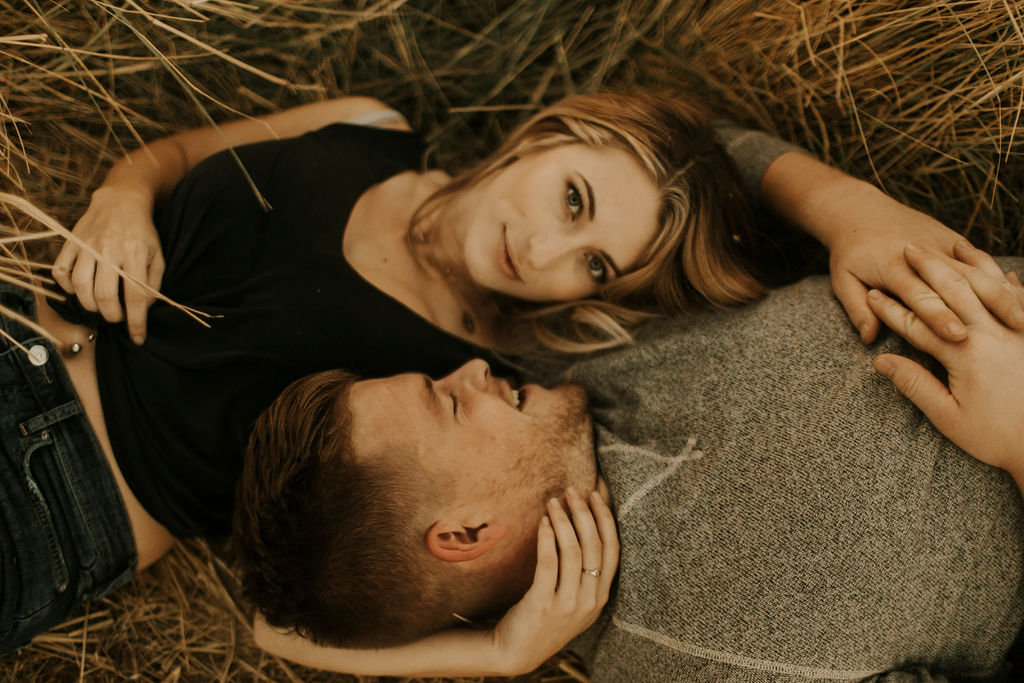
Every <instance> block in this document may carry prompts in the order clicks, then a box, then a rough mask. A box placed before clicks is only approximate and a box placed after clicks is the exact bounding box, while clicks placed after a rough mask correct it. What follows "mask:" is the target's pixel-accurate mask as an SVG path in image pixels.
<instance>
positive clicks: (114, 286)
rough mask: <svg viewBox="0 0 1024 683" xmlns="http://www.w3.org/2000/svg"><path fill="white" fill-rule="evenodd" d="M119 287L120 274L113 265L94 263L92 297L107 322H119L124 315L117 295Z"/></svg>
mask: <svg viewBox="0 0 1024 683" xmlns="http://www.w3.org/2000/svg"><path fill="white" fill-rule="evenodd" d="M120 287H121V276H120V275H119V274H118V272H117V271H116V270H114V268H113V266H111V265H109V264H106V263H99V264H97V265H96V275H95V277H94V278H93V298H94V299H95V301H96V309H97V310H98V311H99V312H100V315H102V316H103V318H104V320H106V321H107V322H112V323H117V322H121V320H122V319H123V317H124V313H123V311H122V310H121V300H120V298H119V297H118V290H119V289H120ZM79 299H81V294H79Z"/></svg>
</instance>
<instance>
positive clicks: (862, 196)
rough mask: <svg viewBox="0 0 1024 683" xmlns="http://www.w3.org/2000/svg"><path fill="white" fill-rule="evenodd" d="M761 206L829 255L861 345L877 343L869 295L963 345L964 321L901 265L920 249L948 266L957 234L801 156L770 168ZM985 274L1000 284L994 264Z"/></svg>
mask: <svg viewBox="0 0 1024 683" xmlns="http://www.w3.org/2000/svg"><path fill="white" fill-rule="evenodd" d="M761 199H762V201H763V202H764V203H765V205H767V206H768V207H769V208H771V209H772V210H773V211H774V212H775V213H776V214H778V215H779V216H780V217H781V218H783V219H785V220H786V221H787V222H790V223H792V224H794V225H796V226H798V227H800V228H802V229H804V230H806V231H807V232H809V233H811V234H812V235H814V236H815V237H816V238H818V240H820V241H821V243H822V244H824V245H825V246H826V247H828V249H829V253H830V268H831V272H832V288H833V290H834V291H835V294H836V297H837V298H838V299H839V301H840V303H842V305H843V308H844V309H846V313H847V315H849V317H850V320H851V321H852V322H853V324H854V325H855V326H856V327H857V330H858V331H859V332H860V336H861V339H862V340H863V341H864V342H865V343H870V342H872V341H874V340H875V338H876V337H877V336H878V332H879V329H880V327H881V325H880V322H879V319H878V317H877V316H876V315H875V313H874V312H873V310H872V307H871V306H869V305H868V301H867V293H868V289H871V288H877V289H882V290H885V291H887V292H889V293H890V294H893V295H895V296H896V297H898V298H899V299H900V300H901V301H902V302H903V303H904V304H905V305H907V306H908V307H909V308H910V309H912V310H913V311H914V312H915V313H916V314H917V316H918V317H919V318H920V319H921V320H922V321H923V322H924V323H925V324H927V325H928V327H930V328H931V329H932V330H933V331H934V332H935V333H936V334H937V335H939V336H940V337H942V338H943V339H946V340H948V341H959V340H961V339H964V337H965V335H966V334H967V330H966V328H965V327H964V324H963V323H964V322H965V321H962V320H961V319H960V318H959V317H957V315H956V313H955V312H954V311H953V310H951V309H950V307H949V306H947V304H946V302H944V301H943V300H942V297H940V296H938V295H937V294H936V292H935V291H934V290H933V289H932V288H931V287H930V286H929V285H928V283H927V282H926V281H925V280H923V279H922V278H921V277H920V275H919V274H918V273H917V271H915V270H914V269H913V268H912V267H911V266H910V265H909V264H908V263H907V262H906V260H905V259H904V257H903V250H904V247H906V246H907V245H908V244H918V245H920V246H922V247H923V248H926V249H929V250H931V251H932V252H933V253H934V254H937V255H941V256H942V257H944V258H945V259H946V261H947V263H948V264H950V265H952V264H953V262H954V261H955V256H956V254H955V250H956V245H957V244H959V243H961V242H964V241H965V240H964V238H963V237H961V236H960V235H959V234H957V233H956V232H954V231H953V230H950V229H949V228H947V227H946V226H944V225H943V224H942V223H940V222H938V221H937V220H935V219H934V218H932V217H931V216H928V215H926V214H923V213H921V212H920V211H916V210H914V209H912V208H910V207H908V206H905V205H903V204H901V203H900V202H898V201H896V200H895V199H893V198H892V197H890V196H888V195H886V194H885V193H884V192H882V191H881V190H879V189H878V188H876V187H874V186H873V185H871V184H869V183H866V182H864V181H861V180H857V179H855V178H852V177H850V176H848V175H846V174H845V173H842V172H841V171H838V170H836V169H834V168H831V167H829V166H827V165H825V164H823V163H822V162H820V161H818V160H817V159H814V158H812V157H809V156H807V155H806V154H801V153H798V152H790V153H787V154H784V155H782V156H781V157H779V158H778V159H777V160H776V161H775V162H773V163H772V165H771V166H769V167H768V171H767V172H766V173H765V176H764V179H763V181H762V184H761ZM983 270H985V271H986V272H988V273H989V274H990V275H992V276H993V277H997V276H998V277H1001V276H1002V270H1001V269H999V267H998V266H996V265H995V263H994V262H990V263H989V264H988V265H986V266H985V267H984V268H983ZM991 310H992V311H993V312H994V313H995V314H996V316H997V317H998V318H999V319H1001V320H1002V321H1003V322H1004V323H1006V324H1007V325H1009V326H1010V327H1013V328H1014V329H1019V330H1024V319H1020V320H1018V319H1015V318H1014V317H1013V314H1012V311H1011V310H1009V309H1004V308H1002V307H1000V306H998V305H997V306H995V307H993V308H992V309H991Z"/></svg>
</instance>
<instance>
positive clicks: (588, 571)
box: [580, 569, 601, 576]
mask: <svg viewBox="0 0 1024 683" xmlns="http://www.w3.org/2000/svg"><path fill="white" fill-rule="evenodd" d="M580 571H581V572H583V573H584V574H590V575H591V576H601V570H600V569H581V570H580Z"/></svg>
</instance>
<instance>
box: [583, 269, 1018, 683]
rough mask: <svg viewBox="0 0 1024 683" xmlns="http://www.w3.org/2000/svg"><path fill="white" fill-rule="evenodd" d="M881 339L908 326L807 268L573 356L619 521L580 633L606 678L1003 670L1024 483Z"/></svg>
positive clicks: (596, 674)
mask: <svg viewBox="0 0 1024 683" xmlns="http://www.w3.org/2000/svg"><path fill="white" fill-rule="evenodd" d="M1013 265H1015V266H1016V270H1017V272H1018V273H1024V261H1022V260H1017V261H1015V262H1013ZM883 350H898V351H900V352H906V347H905V346H904V345H903V343H902V342H901V341H899V340H898V339H896V338H894V336H892V335H890V336H888V337H886V338H884V339H883V340H882V341H880V342H878V343H876V344H874V345H873V346H872V347H871V348H865V347H864V346H863V345H862V344H861V342H860V341H859V339H858V337H857V336H856V334H855V333H854V331H853V330H852V326H851V325H850V323H849V321H848V320H847V318H846V316H845V314H844V313H843V311H842V309H841V308H840V307H839V305H838V303H837V302H836V301H835V299H834V298H833V296H832V294H831V292H830V288H829V283H828V280H827V279H825V278H811V279H808V280H805V281H803V282H801V283H798V284H796V285H793V286H790V287H788V288H785V289H782V290H779V291H777V292H775V293H773V294H772V295H771V296H769V297H768V298H767V299H766V300H764V301H762V302H760V303H758V304H755V305H752V306H747V307H744V308H741V309H736V310H730V311H713V312H706V313H700V314H694V315H685V316H679V317H675V318H671V319H667V320H663V321H658V322H656V323H654V324H651V325H650V326H649V327H648V328H647V330H646V331H645V333H644V334H643V336H642V341H641V342H640V343H639V344H637V345H636V346H633V347H630V348H626V349H623V350H619V351H617V352H613V353H610V354H606V355H603V356H601V357H598V358H593V359H587V360H583V361H580V362H578V363H577V364H576V365H575V366H574V367H573V368H571V370H570V371H569V375H570V376H571V378H572V379H575V380H576V381H580V382H582V383H583V384H584V385H585V386H586V388H587V390H588V391H589V393H590V396H591V402H592V409H593V410H592V412H593V414H594V416H595V422H596V425H597V426H596V429H597V434H598V440H599V445H598V451H599V459H600V464H601V469H602V471H603V473H604V476H605V477H606V479H607V480H608V484H609V486H610V488H611V491H612V494H613V496H614V498H615V506H616V515H617V517H618V521H619V532H620V534H621V541H622V562H621V570H620V573H619V578H618V583H617V590H616V592H615V595H614V597H613V600H612V602H611V604H610V605H609V606H608V608H607V609H606V610H605V613H604V615H603V616H602V619H601V620H600V621H599V622H598V623H597V624H596V625H595V626H594V627H593V628H591V629H590V630H589V631H587V632H586V633H585V634H584V635H583V636H581V637H580V638H579V639H578V640H577V641H576V642H575V643H574V648H573V649H576V650H577V651H579V652H580V653H581V654H583V655H584V657H585V659H586V660H587V662H588V663H589V665H590V667H591V671H592V674H593V680H594V681H595V683H600V682H604V681H615V682H618V681H637V682H639V681H643V682H647V681H652V682H655V681H805V680H812V679H814V680H820V679H828V680H856V679H863V678H871V677H876V680H885V681H897V680H899V681H918V680H922V681H924V680H944V679H943V676H949V677H953V678H968V679H975V678H985V677H993V676H998V672H1000V671H1001V666H1002V662H1003V658H1004V655H1005V652H1006V650H1007V648H1008V647H1009V646H1010V644H1011V643H1012V641H1013V639H1014V637H1015V636H1016V634H1017V632H1018V630H1019V629H1020V627H1021V623H1022V620H1024V514H1022V504H1021V498H1020V494H1019V493H1018V491H1017V489H1016V487H1015V486H1014V484H1013V481H1012V480H1011V478H1010V477H1009V476H1007V475H1006V474H1005V473H1004V472H1002V471H1000V470H997V469H994V468H991V467H988V466H986V465H983V464H981V463H979V462H977V461H975V460H974V459H972V458H971V457H969V456H967V455H966V454H965V453H963V452H962V451H961V450H959V449H958V448H956V447H955V446H953V445H952V444H951V443H950V442H948V441H947V440H946V439H944V438H943V437H942V436H941V435H939V434H938V433H937V432H936V431H935V430H934V429H933V428H932V427H931V425H930V424H929V423H928V422H927V420H926V419H925V418H924V417H923V416H922V415H921V413H920V412H919V411H918V410H917V409H916V408H914V407H913V406H912V405H911V404H910V403H909V402H907V401H906V400H904V399H903V398H902V397H901V396H899V395H898V394H897V393H896V391H895V390H894V389H893V388H892V387H891V385H890V384H889V383H888V382H887V381H886V380H885V379H884V378H882V377H880V376H879V375H877V374H876V373H875V371H874V370H873V369H872V367H871V365H870V361H871V358H872V357H874V356H875V355H877V354H878V353H880V352H881V351H883ZM887 672H888V673H887ZM933 677H934V678H933Z"/></svg>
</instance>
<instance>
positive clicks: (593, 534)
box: [565, 487, 604, 585]
mask: <svg viewBox="0 0 1024 683" xmlns="http://www.w3.org/2000/svg"><path fill="white" fill-rule="evenodd" d="M565 498H566V500H567V501H568V502H569V510H570V511H571V512H572V521H573V526H574V527H575V529H576V539H577V540H578V541H579V544H580V557H581V558H582V564H581V565H580V573H581V574H582V576H581V577H580V578H581V579H582V580H583V581H584V582H587V581H590V582H592V583H593V584H594V585H597V584H598V583H600V581H599V579H601V578H602V577H603V576H604V572H603V569H604V566H603V565H604V562H603V561H602V559H603V558H602V556H601V545H602V544H601V535H600V533H599V532H598V529H597V522H596V521H595V520H594V515H593V513H592V512H591V510H590V506H589V505H587V501H585V500H583V498H581V497H580V495H579V493H577V492H576V490H575V489H573V488H571V487H570V488H569V490H568V491H567V492H566V496H565ZM566 578H569V577H566Z"/></svg>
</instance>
